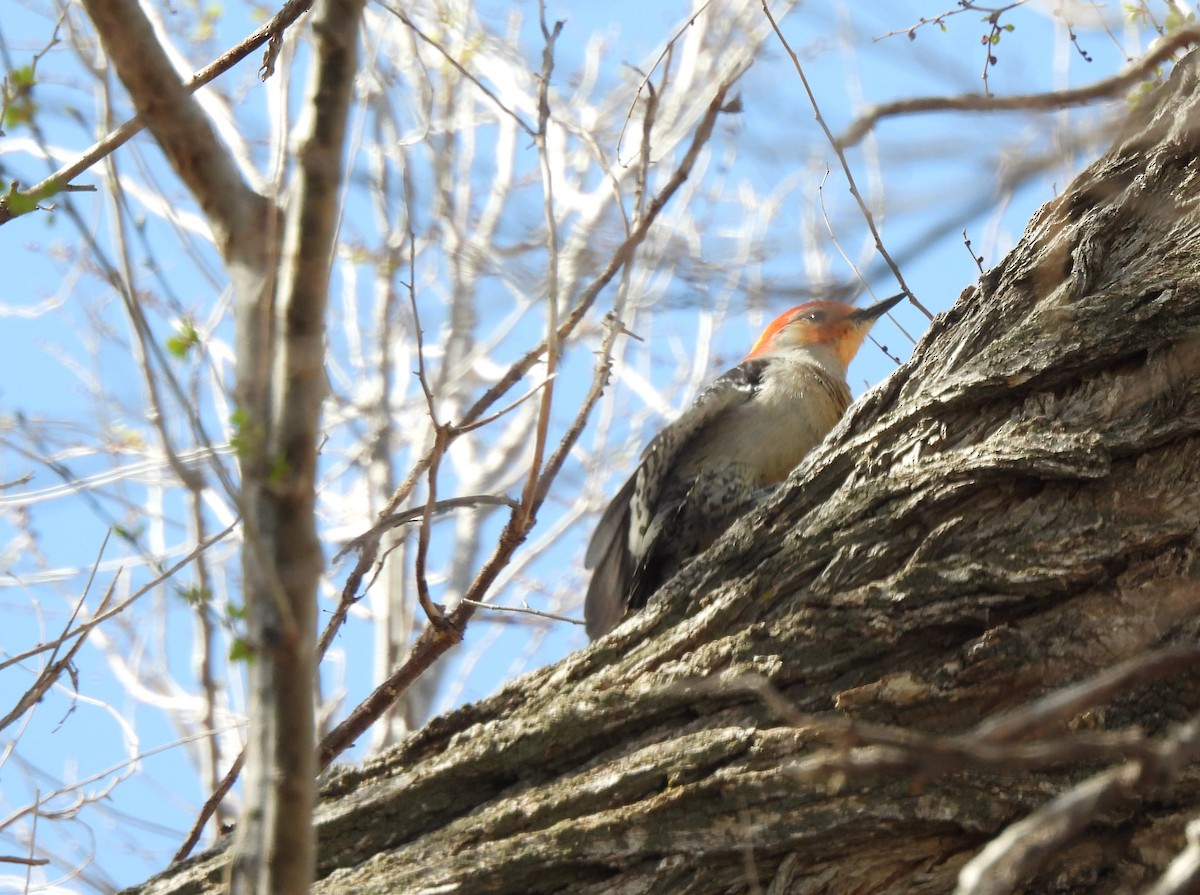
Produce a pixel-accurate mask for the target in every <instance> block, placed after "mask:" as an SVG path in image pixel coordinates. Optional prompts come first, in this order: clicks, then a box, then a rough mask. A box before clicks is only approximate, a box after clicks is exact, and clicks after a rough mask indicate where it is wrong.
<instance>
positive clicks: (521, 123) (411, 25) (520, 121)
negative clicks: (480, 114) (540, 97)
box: [379, 2, 537, 137]
mask: <svg viewBox="0 0 1200 895" xmlns="http://www.w3.org/2000/svg"><path fill="white" fill-rule="evenodd" d="M379 5H380V6H381V7H382V8H383V9H385V10H387V11H388V12H390V13H391V14H392V15H394V16H395V17H396V18H398V19H399V20H400V21H401V22H403V23H404V25H405V27H407V28H408V29H409V30H410V31H412V33H413V34H415V35H416V36H417V37H419V38H420V39H421V40H423V41H424V42H425V43H427V44H429V46H431V47H433V48H434V49H435V50H437V51H438V52H439V53H440V54H441V55H442V58H443V59H445V60H446V61H447V62H449V63H450V65H451V66H452V67H453V68H454V70H455V71H457V72H458V73H459V74H460V75H462V76H463V77H464V78H466V79H467V80H468V81H470V82H471V83H472V84H474V85H475V86H476V87H478V88H479V89H480V91H482V92H483V95H484V96H486V97H487V98H488V99H490V100H491V101H492V102H493V103H495V105H496V108H498V109H499V110H500V111H501V112H503V113H504V114H505V115H507V116H508V117H509V118H511V119H512V120H513V121H515V122H516V123H517V126H518V127H520V128H521V130H523V131H525V133H527V134H529V136H531V137H536V136H537V131H535V130H534V129H533V128H532V127H530V126H529V124H528V123H527V122H526V121H525V119H524V118H522V117H521V116H520V115H518V114H517V113H516V112H514V111H513V110H512V109H510V108H509V107H508V106H506V105H504V103H503V102H501V100H500V97H498V96H496V94H495V93H493V92H492V90H490V89H489V88H488V86H487V85H486V84H484V83H483V82H482V81H480V80H479V78H477V77H475V75H473V74H471V72H469V71H467V69H466V68H465V67H463V64H462V63H461V62H459V61H458V60H457V59H455V58H454V57H453V56H452V55H450V53H449V52H447V51H446V48H445V47H443V46H442V45H441V44H440V43H438V42H437V41H436V40H434V39H433V38H432V37H430V36H429V35H428V34H426V33H425V32H424V31H422V30H421V29H420V28H418V27H417V25H416V23H415V22H413V20H412V19H410V18H409V17H408V16H407V15H406V14H405V13H404V11H403V10H401V9H399V8H397V7H394V6H390V5H389V4H387V3H384V2H380V3H379Z"/></svg>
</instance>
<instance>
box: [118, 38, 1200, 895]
mask: <svg viewBox="0 0 1200 895" xmlns="http://www.w3.org/2000/svg"><path fill="white" fill-rule="evenodd" d="M1198 62H1200V60H1198V59H1197V57H1196V56H1195V55H1193V56H1192V57H1190V58H1189V59H1188V60H1187V61H1186V62H1185V63H1184V64H1182V65H1180V66H1179V67H1177V68H1176V70H1175V71H1174V73H1173V74H1172V75H1171V78H1170V80H1169V82H1168V83H1167V84H1166V85H1164V86H1162V87H1159V88H1158V89H1157V91H1156V93H1154V94H1150V95H1149V96H1150V97H1152V99H1150V100H1146V101H1144V102H1143V107H1142V108H1140V109H1138V110H1136V111H1135V112H1134V114H1133V115H1132V116H1131V121H1130V123H1129V125H1128V126H1127V129H1126V131H1125V133H1124V134H1122V135H1121V136H1120V138H1119V139H1118V140H1117V142H1116V145H1115V146H1114V148H1113V149H1112V150H1111V151H1110V152H1109V153H1108V154H1107V155H1106V156H1104V157H1103V158H1101V159H1100V160H1099V161H1098V162H1096V163H1095V164H1093V165H1092V166H1091V167H1090V168H1088V169H1087V170H1086V171H1084V172H1083V173H1082V174H1081V175H1080V176H1079V177H1078V178H1076V180H1075V181H1074V182H1073V183H1072V184H1071V185H1070V186H1069V187H1068V188H1067V189H1065V190H1064V191H1063V193H1062V195H1060V196H1059V197H1058V198H1056V199H1055V200H1054V201H1052V202H1050V203H1048V204H1047V205H1046V206H1045V207H1044V208H1042V209H1041V211H1039V212H1038V214H1037V215H1036V216H1035V218H1034V220H1033V221H1032V223H1031V224H1030V226H1029V228H1028V231H1027V232H1026V234H1025V236H1024V238H1023V239H1022V240H1021V242H1020V244H1019V245H1018V246H1017V247H1016V248H1015V249H1014V250H1013V252H1012V253H1011V254H1010V255H1009V256H1008V257H1007V258H1006V259H1005V260H1004V262H1003V263H1002V264H1001V265H1000V266H998V267H997V268H995V269H993V270H992V271H989V272H988V273H987V274H986V275H985V276H983V277H982V278H981V280H980V283H979V285H978V286H977V287H970V288H968V289H966V290H965V291H964V292H963V294H962V296H961V297H960V299H959V301H958V303H957V304H956V305H955V307H954V308H953V309H952V310H951V311H950V312H949V313H947V314H945V315H943V316H941V317H939V318H938V319H937V320H936V321H935V322H934V324H933V326H932V327H931V328H930V331H929V332H928V333H927V335H926V336H925V338H924V339H923V340H922V341H921V343H920V345H919V346H918V347H917V349H916V351H915V352H914V354H913V358H912V360H911V361H909V362H908V363H907V364H905V365H904V367H902V368H901V369H900V370H898V371H896V373H895V374H893V375H892V376H891V377H890V378H889V379H888V380H887V382H886V383H884V384H883V385H882V386H880V387H879V388H876V389H875V390H873V391H872V392H871V393H870V394H869V395H868V396H867V397H865V398H864V399H863V400H862V401H860V402H858V404H856V405H855V406H854V407H853V408H852V409H851V410H850V412H849V414H848V415H847V418H846V419H845V420H844V421H843V423H842V424H841V425H840V426H839V428H838V429H837V430H835V432H834V433H833V434H832V435H831V437H830V438H829V439H828V440H827V441H826V443H825V444H824V445H823V446H822V447H821V448H819V449H818V450H817V451H816V452H815V453H814V454H813V455H811V456H810V457H809V458H808V459H807V460H806V461H805V463H804V464H803V466H802V467H801V469H800V470H799V471H797V473H796V474H794V475H793V476H792V477H791V478H790V479H789V480H788V482H787V483H786V484H785V485H784V486H782V487H781V488H780V489H779V491H778V492H777V493H776V495H775V496H774V497H772V498H771V499H770V500H769V501H768V502H767V503H766V504H764V505H763V506H761V507H760V508H758V509H757V510H755V511H754V512H753V513H751V514H750V515H749V516H748V517H747V518H746V519H744V520H742V522H740V523H739V524H738V525H736V526H735V527H734V528H733V529H732V530H731V531H730V532H729V534H728V535H727V536H726V537H724V538H723V539H722V540H721V541H720V542H719V543H718V544H717V545H716V546H715V547H714V548H713V549H712V550H711V551H709V553H707V554H706V555H705V556H704V558H703V559H701V560H699V561H697V562H694V563H692V564H691V565H690V566H688V567H687V568H685V569H684V570H683V572H682V573H681V574H679V575H678V576H677V577H676V578H675V579H674V580H673V581H671V582H670V583H669V584H668V585H667V586H666V587H665V588H663V590H662V591H661V592H660V593H659V595H658V597H657V598H656V599H655V600H654V601H652V603H651V605H650V607H648V609H647V610H645V611H643V612H642V613H640V614H639V615H638V616H637V617H636V618H635V619H633V620H631V621H630V622H628V623H626V624H625V625H623V626H622V627H621V628H619V629H618V630H617V631H616V632H614V633H613V634H612V635H611V636H609V637H606V638H604V639H602V640H601V641H599V642H598V643H596V644H594V645H593V646H592V647H591V648H589V649H587V650H583V651H581V652H579V653H576V654H574V655H572V656H570V657H568V658H567V659H565V660H564V661H562V662H561V663H559V664H558V665H556V666H553V667H549V668H545V669H542V670H540V671H538V672H535V673H533V674H530V675H527V676H526V677H524V678H522V679H520V680H518V681H516V682H515V683H513V684H512V685H510V686H509V687H507V688H506V689H505V690H504V691H502V692H501V693H499V694H497V695H496V696H495V697H492V698H490V699H488V700H485V701H484V702H482V703H479V704H477V705H470V706H466V707H464V708H462V709H459V710H458V711H456V712H453V713H451V714H449V715H447V716H444V717H441V718H438V719H436V720H434V721H433V722H431V723H430V724H429V725H428V726H426V727H425V728H424V729H423V730H420V731H418V732H416V733H414V734H413V735H411V736H409V737H408V738H407V739H406V740H405V741H404V742H402V743H401V744H400V745H399V746H398V747H397V748H395V749H394V750H392V751H390V752H389V753H387V754H386V755H384V756H382V757H380V758H379V759H377V760H375V761H372V762H370V763H369V764H367V765H366V766H364V767H361V768H355V769H351V770H344V771H341V772H340V773H339V774H338V775H336V776H334V777H333V778H332V779H331V780H330V781H329V782H328V783H327V785H326V786H325V788H324V793H323V802H322V805H321V807H320V808H319V810H318V813H317V818H318V835H319V839H320V853H319V858H318V864H319V866H318V877H319V882H318V883H317V885H316V887H315V890H316V891H318V892H329V893H332V892H348V891H354V892H360V893H371V892H380V893H383V892H392V893H399V892H421V891H424V892H450V891H459V892H471V893H485V892H495V893H507V892H512V893H522V895H527V893H541V892H559V891H571V892H595V893H600V892H622V893H634V892H655V893H668V892H688V893H725V892H767V893H785V892H796V893H799V892H805V893H810V892H839V893H840V892H871V893H901V892H903V893H920V892H949V891H952V890H953V889H954V887H955V885H956V883H959V884H960V885H961V886H962V887H963V888H962V889H961V891H1010V890H1023V891H1031V892H1045V891H1055V892H1097V893H1099V892H1105V893H1111V892H1125V891H1137V890H1140V889H1142V888H1143V887H1146V886H1149V885H1150V884H1151V883H1152V882H1153V881H1154V880H1155V879H1157V878H1158V876H1159V874H1160V873H1161V872H1162V871H1163V869H1164V868H1165V867H1166V866H1167V864H1168V863H1169V862H1171V861H1172V860H1173V859H1174V858H1175V856H1176V854H1177V853H1178V852H1179V851H1180V850H1181V848H1182V847H1183V844H1184V828H1185V825H1186V823H1187V821H1188V819H1189V818H1190V817H1191V816H1193V815H1194V813H1195V811H1196V807H1195V806H1196V799H1197V795H1198V792H1197V790H1198V787H1200V773H1198V772H1197V770H1196V769H1194V768H1191V769H1189V768H1188V767H1187V764H1188V761H1189V760H1190V758H1191V757H1192V756H1193V755H1194V754H1195V752H1196V749H1197V746H1196V741H1197V739H1198V738H1200V730H1198V727H1197V724H1196V723H1195V718H1194V713H1195V712H1196V711H1197V706H1198V704H1200V692H1198V691H1200V686H1198V685H1200V678H1197V676H1196V674H1195V673H1194V671H1193V670H1192V669H1194V668H1195V667H1196V665H1197V664H1198V663H1197V650H1196V649H1195V648H1194V647H1193V644H1195V643H1196V638H1197V633H1198V632H1200V558H1198V557H1200V553H1198V548H1200V535H1198V533H1197V524H1198V521H1200V439H1198V433H1200V208H1198V205H1200V152H1198V149H1200V90H1198V86H1200V64H1198ZM1151 104H1153V106H1152V107H1150V106H1151ZM1173 644H1177V645H1180V646H1179V647H1178V648H1176V649H1175V650H1174V651H1172V652H1168V653H1166V654H1159V655H1158V656H1156V657H1155V664H1151V665H1144V666H1137V667H1134V668H1131V667H1129V666H1121V668H1120V669H1119V672H1118V673H1117V674H1116V675H1110V676H1109V677H1108V678H1106V679H1104V680H1102V681H1100V682H1099V683H1098V684H1096V686H1095V687H1093V688H1092V689H1091V691H1088V692H1081V691H1079V690H1075V691H1072V693H1071V694H1069V698H1068V697H1062V698H1060V699H1059V700H1058V701H1057V702H1052V703H1044V704H1041V705H1039V706H1038V707H1037V711H1036V712H1035V713H1034V714H1032V715H1018V716H1016V717H1009V718H1007V719H1005V720H1002V721H993V722H991V723H990V724H986V725H981V726H978V727H977V725H980V722H981V721H983V720H984V719H985V718H987V717H989V716H995V715H996V713H998V712H1001V711H1005V710H1011V709H1015V708H1016V707H1018V706H1020V705H1022V704H1024V703H1028V702H1030V701H1032V700H1035V699H1037V698H1038V697H1041V696H1043V695H1044V694H1047V693H1049V692H1050V691H1054V690H1057V689H1059V688H1062V687H1065V686H1066V685H1068V684H1071V683H1073V682H1077V681H1081V680H1084V679H1087V678H1091V677H1092V676H1094V675H1097V674H1099V673H1101V672H1104V671H1105V670H1106V669H1111V668H1113V667H1114V666H1118V665H1119V663H1122V662H1125V661H1126V660H1134V659H1136V657H1138V656H1140V655H1142V654H1144V653H1145V652H1146V651H1148V650H1152V649H1156V648H1164V647H1169V646H1171V645H1173ZM763 681H769V683H770V689H769V690H768V689H767V688H765V687H764V686H762V685H761V682H763ZM776 694H778V695H779V696H781V697H782V700H779V699H776V698H775V695H776ZM1189 719H1191V720H1189ZM901 727H903V728H904V729H903V730H901V729H900V728H901ZM914 731H922V732H923V734H917V733H914ZM1139 731H1140V732H1139ZM1056 798H1057V801H1052V800H1055V799H1056ZM1023 819H1024V820H1023ZM997 837H998V838H997ZM989 841H991V845H988V843H989ZM985 846H988V848H987V849H986V850H985V848H984V847H985ZM997 856H998V857H997ZM973 859H974V860H973ZM225 860H226V858H225V855H224V854H223V853H222V852H221V851H219V850H218V851H215V852H210V853H208V854H206V855H201V856H198V857H197V858H195V859H194V860H192V861H190V862H188V863H186V864H184V865H181V866H178V867H176V868H172V869H171V870H170V871H168V872H167V873H166V874H164V875H163V876H162V877H160V878H158V879H156V880H153V881H151V882H150V883H148V884H147V885H146V886H144V887H143V888H142V889H140V891H142V892H146V893H150V892H155V893H159V892H175V891H188V892H199V891H216V890H217V887H218V885H219V879H220V874H221V868H222V866H223V864H224V862H225ZM964 868H967V871H966V872H965V873H962V877H961V880H960V872H961V871H963V870H964ZM972 886H974V888H971V887H972ZM1022 887H1024V888H1023V889H1022ZM1185 890H1186V889H1179V890H1178V891H1185ZM1162 891H1168V890H1167V889H1164V890H1162ZM1169 891H1175V890H1169Z"/></svg>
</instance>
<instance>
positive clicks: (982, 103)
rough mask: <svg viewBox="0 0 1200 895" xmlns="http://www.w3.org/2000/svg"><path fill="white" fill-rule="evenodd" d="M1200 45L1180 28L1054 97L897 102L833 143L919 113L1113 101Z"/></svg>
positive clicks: (871, 111) (1046, 108)
mask: <svg viewBox="0 0 1200 895" xmlns="http://www.w3.org/2000/svg"><path fill="white" fill-rule="evenodd" d="M1197 43H1200V27H1197V26H1193V27H1190V28H1182V29H1180V30H1179V31H1176V32H1175V33H1173V34H1169V35H1167V36H1166V37H1164V38H1162V42H1161V43H1159V45H1158V46H1157V47H1155V48H1154V49H1153V50H1152V51H1151V52H1149V53H1147V54H1146V55H1145V56H1143V57H1142V58H1141V59H1139V60H1138V61H1137V62H1135V63H1134V64H1133V65H1131V66H1129V67H1128V68H1126V69H1125V70H1124V71H1123V72H1120V73H1119V74H1116V75H1113V76H1112V77H1111V78H1104V79H1103V80H1101V81H1097V82H1096V83H1094V84H1089V85H1088V86H1086V87H1076V88H1073V89H1071V90H1056V91H1054V92H1053V93H1032V94H1022V95H1018V96H1007V97H989V96H983V95H981V94H978V93H967V94H963V95H961V96H923V97H916V98H913V99H902V100H896V101H895V102H890V103H880V104H879V105H876V106H871V107H870V108H868V109H867V111H865V112H864V113H863V114H861V115H860V116H858V118H856V119H855V120H854V121H853V122H851V124H850V126H849V127H848V128H846V130H845V131H844V132H843V133H842V135H841V136H840V137H838V138H837V139H836V141H835V142H836V145H837V146H839V147H847V146H853V145H855V144H856V143H858V142H859V141H860V140H861V139H862V138H863V137H865V136H866V135H867V132H868V131H870V130H871V129H872V128H873V127H874V126H875V125H876V124H877V123H879V122H880V121H882V120H883V119H884V118H891V117H893V116H896V115H913V114H916V113H920V112H1021V111H1025V112H1053V111H1056V110H1058V109H1064V108H1068V107H1070V106H1081V105H1085V104H1087V103H1090V102H1095V101H1096V100H1100V99H1112V98H1113V97H1116V96H1119V95H1120V94H1122V93H1124V92H1125V91H1127V90H1129V89H1130V88H1131V87H1133V86H1134V85H1135V84H1137V83H1138V82H1139V81H1142V80H1144V79H1145V78H1146V76H1147V75H1149V74H1150V73H1151V72H1153V71H1154V70H1155V69H1156V68H1158V67H1159V66H1160V65H1162V64H1163V63H1164V62H1166V61H1167V60H1168V59H1170V58H1171V57H1172V56H1174V55H1175V54H1176V53H1177V52H1179V51H1180V50H1182V49H1184V48H1185V47H1190V46H1193V45H1195V44H1197Z"/></svg>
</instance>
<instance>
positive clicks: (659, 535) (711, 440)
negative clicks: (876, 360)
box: [583, 294, 904, 640]
mask: <svg viewBox="0 0 1200 895" xmlns="http://www.w3.org/2000/svg"><path fill="white" fill-rule="evenodd" d="M903 297H904V296H903V295H902V294H901V295H895V296H892V297H891V298H887V299H884V300H883V301H881V302H879V303H878V304H875V305H872V306H871V307H869V308H861V309H860V308H855V307H853V306H852V305H846V304H842V303H840V302H834V301H811V302H808V303H807V304H802V305H799V306H798V307H795V308H792V309H791V310H790V311H788V312H786V313H785V314H783V315H781V316H780V317H778V318H776V319H775V320H774V321H773V322H772V323H771V325H770V326H768V327H767V328H766V329H765V330H763V333H762V335H760V336H759V337H758V340H757V341H756V342H755V343H754V346H753V347H752V348H751V349H750V353H749V354H747V355H746V357H745V358H743V359H742V362H741V363H739V364H738V365H737V366H736V367H734V368H733V369H731V370H729V371H727V372H726V373H724V374H722V375H721V376H719V377H718V378H717V379H716V380H715V381H714V382H713V383H712V385H710V386H709V387H708V388H706V389H705V390H704V391H703V392H702V393H701V394H700V396H699V397H698V398H697V399H696V401H695V403H693V404H692V406H691V407H690V408H689V409H688V410H687V411H686V412H685V413H683V415H682V416H680V417H679V418H678V419H677V420H675V421H674V422H673V423H671V424H670V425H669V426H667V427H666V428H665V429H663V430H662V431H661V432H659V433H658V435H656V436H655V437H654V439H653V440H652V441H651V442H650V444H649V445H647V447H646V449H645V450H644V451H643V452H642V457H641V461H640V462H639V463H638V468H637V470H636V471H635V472H634V474H633V475H632V476H631V477H630V479H629V481H627V482H626V483H625V485H624V486H623V487H622V488H621V490H620V491H618V492H617V496H616V497H615V498H613V501H612V503H610V504H609V505H608V508H607V509H605V511H604V515H603V516H601V517H600V523H599V524H598V525H597V526H596V531H595V532H594V533H593V534H592V540H591V542H590V543H589V544H588V549H587V554H586V555H585V558H584V565H585V566H586V567H587V568H589V569H594V571H593V572H592V581H591V584H590V586H589V587H588V592H587V599H586V600H585V601H584V611H583V614H584V619H585V620H586V622H587V633H588V637H590V638H591V639H592V640H595V639H596V638H598V637H603V636H604V635H605V634H607V633H608V632H609V631H611V630H612V629H613V628H615V627H616V626H617V623H618V622H620V621H621V619H622V618H624V617H625V615H626V614H627V613H628V612H631V611H634V610H637V609H640V608H642V607H643V606H645V605H646V600H647V599H648V598H649V597H650V595H651V594H653V593H654V591H656V590H657V589H658V588H659V586H660V585H662V584H663V583H664V582H665V581H666V580H667V579H668V578H670V577H671V576H672V575H673V574H674V573H675V572H676V571H678V570H679V568H680V567H681V566H682V565H683V564H684V562H686V561H687V560H689V559H691V558H692V557H693V556H696V555H697V554H699V553H701V552H703V551H704V550H705V549H707V548H708V547H709V546H710V545H711V544H712V543H713V542H714V541H715V540H716V539H717V538H718V537H719V536H720V535H721V533H722V532H724V531H725V529H726V528H728V527H729V526H730V524H731V523H732V522H733V521H734V520H735V519H736V518H737V517H738V516H739V515H741V514H742V513H743V512H745V511H746V510H747V509H748V508H749V505H750V503H751V502H752V501H753V499H754V498H755V496H756V495H757V494H758V492H759V491H761V489H763V488H765V487H768V486H770V485H775V484H778V483H779V482H781V481H783V480H784V479H785V478H786V477H787V475H788V473H790V472H791V471H792V470H793V469H794V468H795V467H796V466H797V464H799V462H800V461H801V460H802V459H803V458H804V455H805V454H807V453H808V452H809V451H810V450H812V449H813V448H814V447H815V446H816V445H817V444H818V443H820V441H821V440H822V439H823V438H824V437H825V436H826V435H827V434H828V433H829V430H830V429H832V428H833V427H834V425H835V424H836V423H837V421H838V420H839V419H841V417H842V414H843V413H845V412H846V408H847V407H849V406H850V386H849V385H847V383H846V368H847V367H848V366H849V365H850V360H851V359H852V358H853V357H854V355H855V353H856V352H857V351H858V348H859V346H860V345H861V344H862V342H863V339H865V338H866V335H867V330H869V329H870V328H871V325H872V324H873V323H874V322H875V321H876V320H877V319H878V318H879V317H880V316H882V315H883V314H884V312H886V311H888V310H889V309H890V308H892V307H894V306H895V305H896V303H897V302H899V301H900V299H902V298H903Z"/></svg>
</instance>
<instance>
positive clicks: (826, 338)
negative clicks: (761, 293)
mask: <svg viewBox="0 0 1200 895" xmlns="http://www.w3.org/2000/svg"><path fill="white" fill-rule="evenodd" d="M902 298H904V295H903V294H900V295H893V296H892V297H891V298H885V299H884V300H883V301H881V302H878V303H877V304H873V305H871V306H870V307H867V308H856V307H854V305H846V304H842V303H841V302H838V301H810V302H806V303H805V304H802V305H797V306H796V307H794V308H792V309H791V310H790V311H785V312H784V313H783V314H780V315H779V316H778V317H776V318H775V320H774V321H773V322H772V323H771V325H770V326H768V327H767V328H766V329H764V330H763V332H762V335H761V336H759V337H758V341H756V342H755V343H754V347H753V348H751V349H750V353H749V354H748V355H746V358H747V359H749V358H752V357H760V356H762V355H765V354H772V353H774V352H777V351H781V350H784V349H788V348H810V347H811V348H816V347H818V346H824V347H825V348H827V349H829V350H830V351H831V352H832V353H833V355H834V356H835V357H836V358H837V360H838V362H840V363H841V365H842V369H843V370H845V369H846V368H847V367H848V366H850V361H851V360H852V359H853V357H854V355H855V353H856V352H857V351H858V348H859V346H860V345H862V343H863V339H865V338H866V337H867V330H869V329H870V328H871V324H873V323H874V322H875V321H876V320H878V319H879V317H881V316H882V315H883V314H884V313H885V312H886V311H888V310H890V309H891V308H893V307H895V305H896V304H897V303H898V302H899V301H900V299H902Z"/></svg>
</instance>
